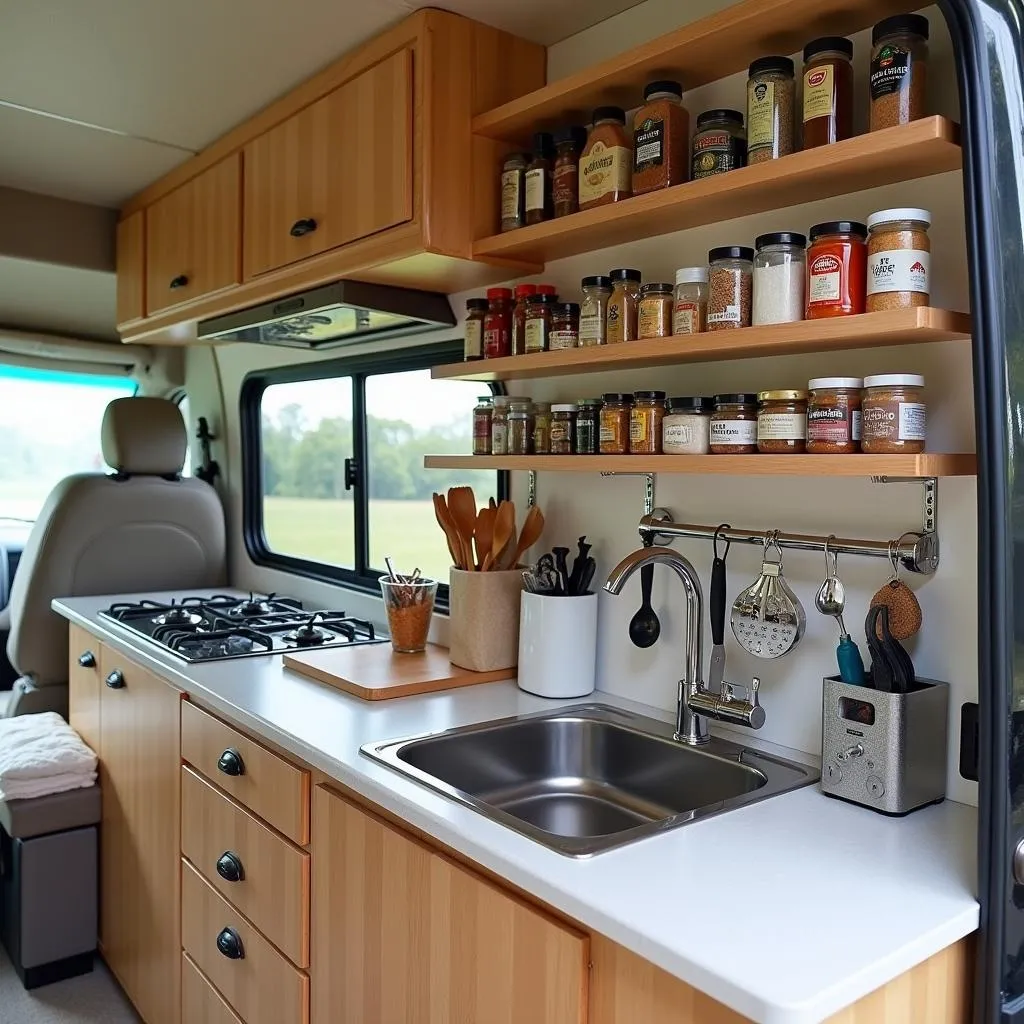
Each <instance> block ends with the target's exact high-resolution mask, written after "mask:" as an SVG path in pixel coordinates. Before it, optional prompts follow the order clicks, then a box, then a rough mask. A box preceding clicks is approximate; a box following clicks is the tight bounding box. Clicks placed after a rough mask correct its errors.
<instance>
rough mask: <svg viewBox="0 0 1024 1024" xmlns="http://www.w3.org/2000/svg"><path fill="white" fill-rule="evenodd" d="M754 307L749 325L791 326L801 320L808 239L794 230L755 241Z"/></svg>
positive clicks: (803, 305)
mask: <svg viewBox="0 0 1024 1024" xmlns="http://www.w3.org/2000/svg"><path fill="white" fill-rule="evenodd" d="M754 246H755V248H756V249H757V252H756V254H755V256H754V307H753V313H752V315H751V318H750V322H751V323H752V324H753V325H754V326H755V327H756V326H758V325H759V324H791V323H795V322H796V321H797V320H803V318H804V312H805V306H806V303H805V301H804V288H805V282H806V278H807V238H806V236H804V235H800V234H797V233H796V232H794V231H775V232H773V233H771V234H768V235H760V236H759V237H758V238H757V240H756V241H755V242H754Z"/></svg>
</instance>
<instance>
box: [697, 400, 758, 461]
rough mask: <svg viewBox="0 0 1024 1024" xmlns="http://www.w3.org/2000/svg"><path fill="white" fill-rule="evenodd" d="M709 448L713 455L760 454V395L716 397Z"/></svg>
mask: <svg viewBox="0 0 1024 1024" xmlns="http://www.w3.org/2000/svg"><path fill="white" fill-rule="evenodd" d="M709 447H710V451H711V454H712V455H753V454H754V453H756V452H757V395H748V394H730V395H715V411H714V412H713V413H712V414H711V443H710V446H709Z"/></svg>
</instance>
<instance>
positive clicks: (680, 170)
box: [633, 81, 690, 196]
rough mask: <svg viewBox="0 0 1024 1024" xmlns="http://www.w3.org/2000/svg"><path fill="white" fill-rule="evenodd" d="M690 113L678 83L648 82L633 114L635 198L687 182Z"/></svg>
mask: <svg viewBox="0 0 1024 1024" xmlns="http://www.w3.org/2000/svg"><path fill="white" fill-rule="evenodd" d="M689 141H690V114H689V112H688V111H687V109H686V107H684V106H683V87H682V85H681V84H680V83H679V82H672V81H663V82H649V83H648V84H647V86H646V87H645V88H644V105H643V106H642V107H641V108H640V109H639V110H638V111H637V112H636V113H635V114H634V115H633V195H635V196H639V195H642V194H643V193H644V192H653V191H655V189H659V188H668V187H669V186H671V185H678V184H679V183H680V182H683V181H686V177H687V171H688V169H689V168H688V167H687V164H688V163H689V160H688V159H687V158H688V156H689V152H688V146H689Z"/></svg>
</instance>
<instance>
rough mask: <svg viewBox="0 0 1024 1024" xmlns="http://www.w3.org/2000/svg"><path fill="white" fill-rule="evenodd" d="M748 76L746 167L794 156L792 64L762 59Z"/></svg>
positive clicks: (787, 60)
mask: <svg viewBox="0 0 1024 1024" xmlns="http://www.w3.org/2000/svg"><path fill="white" fill-rule="evenodd" d="M748 75H749V77H748V79H747V163H748V164H760V163H764V162H765V161H766V160H778V158H779V157H780V156H786V155H787V154H789V153H792V152H793V107H794V105H795V100H796V84H795V82H794V70H793V62H792V60H790V59H789V57H761V58H759V59H758V60H755V61H754V63H753V64H751V65H750V69H749V71H748Z"/></svg>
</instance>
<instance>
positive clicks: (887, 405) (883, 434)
mask: <svg viewBox="0 0 1024 1024" xmlns="http://www.w3.org/2000/svg"><path fill="white" fill-rule="evenodd" d="M926 435H927V407H926V405H925V402H924V377H921V376H919V375H918V374H916V373H881V374H877V375H876V376H874V377H865V378H864V397H863V401H862V402H861V439H860V450H861V451H862V452H866V453H867V454H869V455H918V454H920V453H921V452H923V451H924V444H925V439H926Z"/></svg>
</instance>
